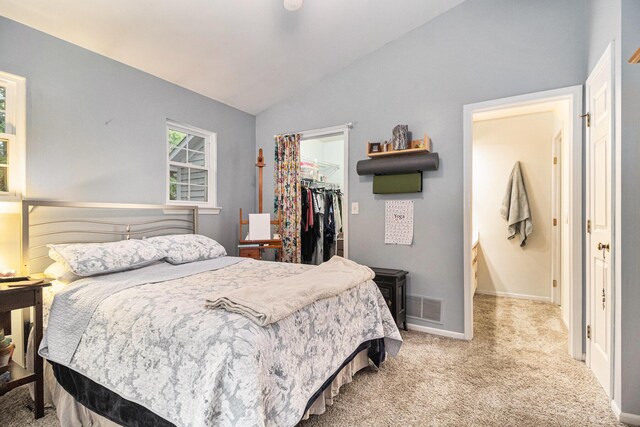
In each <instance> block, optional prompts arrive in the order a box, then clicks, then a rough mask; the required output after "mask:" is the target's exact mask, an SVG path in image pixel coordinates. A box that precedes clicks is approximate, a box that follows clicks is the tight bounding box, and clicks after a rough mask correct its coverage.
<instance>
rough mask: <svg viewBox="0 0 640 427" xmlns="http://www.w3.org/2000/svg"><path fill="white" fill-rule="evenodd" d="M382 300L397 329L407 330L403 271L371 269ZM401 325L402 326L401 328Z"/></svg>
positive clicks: (405, 289)
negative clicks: (387, 307) (385, 303)
mask: <svg viewBox="0 0 640 427" xmlns="http://www.w3.org/2000/svg"><path fill="white" fill-rule="evenodd" d="M371 269H372V270H373V272H374V273H376V277H374V279H373V281H374V282H376V284H377V285H378V288H379V289H380V292H381V293H382V296H383V297H384V300H385V301H386V302H387V306H389V310H390V311H391V315H392V316H393V320H395V321H396V325H398V327H399V328H400V327H401V328H403V329H404V330H405V331H406V330H407V274H409V272H407V271H404V270H394V269H390V268H377V267H371ZM401 325H402V326H401Z"/></svg>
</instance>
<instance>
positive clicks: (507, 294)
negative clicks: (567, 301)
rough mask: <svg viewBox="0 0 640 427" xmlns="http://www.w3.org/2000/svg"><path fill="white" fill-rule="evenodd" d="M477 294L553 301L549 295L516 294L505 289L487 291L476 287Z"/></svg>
mask: <svg viewBox="0 0 640 427" xmlns="http://www.w3.org/2000/svg"><path fill="white" fill-rule="evenodd" d="M476 294H482V295H492V296H494V297H508V298H518V299H529V300H532V301H542V302H551V298H549V297H539V296H536V295H527V294H514V293H512V292H503V291H485V290H483V289H476Z"/></svg>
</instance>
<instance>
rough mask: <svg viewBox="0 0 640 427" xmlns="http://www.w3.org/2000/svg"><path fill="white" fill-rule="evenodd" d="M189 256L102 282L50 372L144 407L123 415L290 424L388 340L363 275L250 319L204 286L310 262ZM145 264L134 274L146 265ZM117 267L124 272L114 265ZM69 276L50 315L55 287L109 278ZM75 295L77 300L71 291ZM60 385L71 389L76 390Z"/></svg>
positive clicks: (382, 314)
mask: <svg viewBox="0 0 640 427" xmlns="http://www.w3.org/2000/svg"><path fill="white" fill-rule="evenodd" d="M192 264H194V265H193V266H192V268H190V270H191V273H193V274H191V273H190V272H187V273H185V274H180V275H179V276H180V277H176V278H173V279H170V280H163V281H154V280H148V281H146V282H145V281H142V282H141V283H139V284H137V285H134V286H128V287H124V288H122V287H117V286H115V287H114V290H113V292H112V293H109V292H106V294H107V296H106V297H105V298H104V299H103V300H101V301H100V302H99V303H98V304H97V305H95V308H94V309H93V311H92V313H91V315H90V316H89V319H88V321H87V323H86V325H85V326H84V327H83V328H81V329H82V331H81V333H80V339H79V340H78V343H77V347H76V348H75V349H73V350H72V351H70V353H71V357H70V358H69V360H68V361H67V360H53V361H54V363H55V366H56V374H57V375H58V376H59V377H60V378H61V379H62V378H63V377H64V376H65V375H66V377H67V380H69V378H71V377H73V375H76V377H74V378H72V379H71V380H70V381H65V380H62V381H61V383H62V385H63V386H64V387H65V390H67V392H69V388H70V387H69V384H70V383H73V382H74V381H76V383H78V381H83V380H85V379H86V380H87V381H90V382H91V383H92V384H95V385H96V387H95V389H97V390H100V391H102V392H105V393H106V392H108V394H110V395H112V396H118V397H119V398H121V399H122V401H123V402H127V403H132V404H135V405H138V406H139V407H140V408H143V410H138V411H129V412H128V413H130V414H133V416H134V417H135V416H140V414H141V413H142V412H145V413H148V414H151V415H150V416H152V417H154V416H155V417H158V418H157V419H158V420H163V421H166V422H167V423H168V424H167V425H193V426H212V425H258V426H261V425H269V426H271V425H278V426H287V425H291V426H293V425H295V424H297V423H298V422H299V421H300V420H301V419H302V418H303V417H304V416H305V414H306V413H307V412H308V410H309V408H310V406H311V405H312V404H313V402H315V401H317V399H318V397H319V396H323V395H324V392H325V391H326V390H327V388H330V387H331V386H332V384H333V381H335V379H336V375H338V374H339V373H340V372H342V371H343V369H344V368H345V367H346V366H348V365H349V363H351V362H352V361H353V358H354V357H355V356H356V355H357V354H360V353H362V351H363V347H362V346H363V345H364V346H368V347H366V348H364V349H365V350H366V351H367V352H368V354H370V355H371V356H372V357H373V358H374V359H375V358H377V359H378V362H381V361H382V359H383V358H384V354H385V352H386V353H389V354H391V355H395V354H396V353H397V351H398V350H399V347H400V343H401V337H400V334H399V331H398V330H397V327H396V326H395V323H394V322H393V319H392V317H391V314H390V313H389V311H388V308H387V306H386V304H385V303H384V299H383V298H382V295H380V292H379V290H378V288H377V286H376V285H375V283H373V281H367V282H364V283H362V284H361V285H359V286H357V287H355V288H353V289H350V290H348V291H346V292H344V293H342V294H341V295H338V296H337V297H332V298H327V299H325V300H321V301H317V302H315V303H313V304H311V305H309V306H307V307H305V308H304V309H302V310H299V311H298V312H296V313H294V314H293V315H291V316H289V317H287V318H285V319H282V320H280V321H278V322H276V323H274V324H272V325H269V326H266V327H261V326H258V325H256V324H254V323H252V322H251V321H250V320H248V319H247V318H245V317H243V316H241V315H239V314H236V313H230V312H226V311H225V310H214V309H208V308H205V306H204V298H205V297H206V296H209V295H211V294H214V293H215V291H216V290H217V289H225V288H227V289H228V288H229V287H233V288H237V287H241V286H243V284H244V283H255V282H256V281H257V280H273V279H274V278H278V277H282V278H284V277H288V276H291V275H295V274H298V273H301V272H303V271H306V270H308V269H312V268H315V267H313V266H307V265H297V264H284V263H273V262H266V261H256V260H248V259H246V260H245V259H243V260H242V261H239V262H236V263H231V264H229V265H228V266H225V267H223V268H219V269H216V270H213V271H200V270H201V268H200V269H199V267H198V265H197V264H199V263H192ZM153 268H154V266H150V267H145V268H143V269H139V270H136V272H137V273H135V275H137V276H140V275H141V274H142V275H146V276H148V277H153V275H154V271H153ZM145 269H148V271H146V272H145V271H144V270H145ZM123 274H124V275H127V274H133V273H129V272H126V273H118V275H120V276H118V277H119V278H122V275H123ZM79 282H82V283H78V282H74V283H73V284H71V285H69V286H68V287H66V288H65V289H64V290H63V291H61V292H60V294H59V295H58V296H57V297H56V299H55V300H54V303H53V305H52V307H51V314H52V316H53V318H55V315H56V309H57V307H56V306H57V305H59V304H56V302H58V301H63V300H64V298H65V294H67V293H70V295H74V297H77V295H79V293H78V292H77V291H78V289H77V288H79V287H86V292H84V293H85V294H92V293H94V294H95V293H97V292H103V293H104V292H105V288H104V287H105V286H107V287H108V286H110V282H109V280H105V279H104V278H103V279H101V280H94V281H92V280H91V279H83V280H82V281H79ZM112 283H116V281H114V282H112ZM74 287H76V289H75V290H74V292H72V290H73V288H74ZM74 304H79V305H76V306H75V307H82V301H77V300H74ZM59 327H60V325H56V322H53V323H51V322H50V323H49V325H48V327H47V330H46V332H45V334H46V335H47V336H48V339H47V342H46V345H51V336H56V334H55V333H52V332H53V331H52V330H51V328H58V329H59ZM63 329H64V328H63ZM71 341H73V340H71ZM372 348H373V349H374V350H371V349H372ZM381 348H382V350H381ZM41 353H42V354H44V355H45V356H47V353H46V351H45V352H41ZM88 388H89V387H83V388H82V390H84V391H87V390H88ZM71 392H72V393H70V394H71V395H73V394H74V393H75V394H76V396H74V397H76V398H78V400H80V401H82V400H81V399H82V396H81V394H82V393H81V392H79V391H78V390H76V391H75V392H74V391H73V390H71ZM93 409H96V410H98V411H102V412H104V408H103V409H102V410H101V409H100V408H93ZM106 412H109V411H106ZM106 415H107V416H108V418H110V419H112V420H114V419H115V418H116V417H114V416H113V414H109V413H107V414H106ZM121 418H122V417H121ZM125 418H126V416H125ZM119 422H120V423H122V424H126V425H141V424H134V423H133V422H131V420H123V419H120V420H119ZM156 424H157V423H156Z"/></svg>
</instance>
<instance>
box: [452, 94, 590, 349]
mask: <svg viewBox="0 0 640 427" xmlns="http://www.w3.org/2000/svg"><path fill="white" fill-rule="evenodd" d="M560 100H568V101H570V108H569V111H568V115H569V116H568V117H567V118H568V119H569V120H568V121H567V123H571V126H568V129H567V134H566V135H565V138H566V139H567V140H568V141H571V150H568V152H567V153H564V154H565V156H566V157H567V159H566V160H567V164H568V165H569V170H570V183H569V189H570V191H571V197H570V203H569V218H570V221H571V228H570V230H569V233H570V235H571V242H572V244H571V246H570V249H571V257H570V266H569V268H570V277H571V278H572V279H571V283H570V284H565V285H566V286H569V299H570V315H569V325H568V329H569V343H568V347H569V349H568V352H569V354H570V355H571V357H573V358H575V359H579V360H582V358H583V354H582V336H583V322H582V311H583V310H582V301H583V297H582V290H583V281H582V265H583V259H582V238H583V236H582V235H583V230H584V228H583V219H582V212H583V208H582V184H583V182H582V181H583V179H582V168H583V166H582V119H580V118H579V115H580V114H581V113H582V86H581V85H578V86H570V87H565V88H560V89H553V90H548V91H542V92H535V93H528V94H524V95H518V96H512V97H508V98H500V99H494V100H490V101H484V102H478V103H474V104H467V105H464V107H463V149H462V152H463V262H464V264H463V270H464V336H465V339H467V340H471V339H473V289H472V280H471V275H472V272H471V268H472V266H471V250H472V247H471V245H472V236H471V233H472V232H473V230H472V218H471V215H472V194H471V192H472V186H473V180H472V179H473V173H472V172H473V171H472V165H473V115H474V113H479V112H484V111H492V110H502V109H504V108H510V107H517V106H522V105H527V104H531V103H534V102H535V103H537V102H551V101H560Z"/></svg>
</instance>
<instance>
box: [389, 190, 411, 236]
mask: <svg viewBox="0 0 640 427" xmlns="http://www.w3.org/2000/svg"><path fill="white" fill-rule="evenodd" d="M384 243H385V244H388V245H411V244H412V243H413V200H387V201H386V202H385V213H384Z"/></svg>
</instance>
